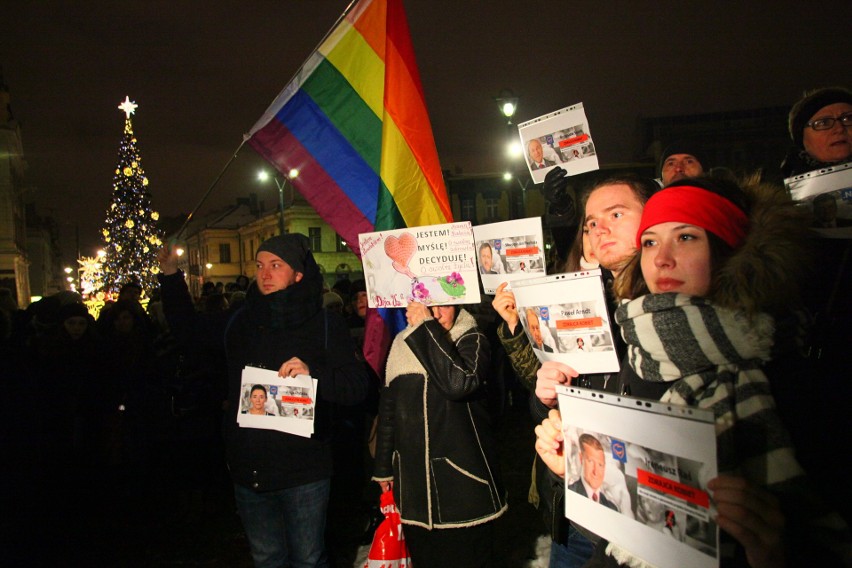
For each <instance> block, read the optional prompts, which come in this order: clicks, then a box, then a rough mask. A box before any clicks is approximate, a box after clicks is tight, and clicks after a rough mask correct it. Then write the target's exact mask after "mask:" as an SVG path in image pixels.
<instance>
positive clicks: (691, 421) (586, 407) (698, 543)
mask: <svg viewBox="0 0 852 568" xmlns="http://www.w3.org/2000/svg"><path fill="white" fill-rule="evenodd" d="M557 393H558V395H559V410H560V412H561V414H562V430H563V435H564V437H565V446H564V456H565V516H566V517H568V518H569V519H571V520H572V521H575V522H576V523H577V524H579V525H581V526H584V527H586V528H587V529H589V530H590V531H592V532H594V533H595V534H598V535H600V536H601V537H603V538H605V539H607V540H609V541H610V542H611V543H613V544H615V545H616V546H618V547H619V548H621V549H623V550H625V551H628V552H629V553H630V554H632V555H633V556H636V557H638V558H641V559H642V560H644V561H645V562H647V563H650V564H651V565H654V566H659V567H661V568H664V567H672V568H675V567H681V566H694V567H699V568H711V567H713V568H716V567H718V565H719V540H718V539H719V530H718V526H717V525H716V523H715V522H714V521H713V518H714V516H715V509H714V507H713V505H712V503H711V499H710V493H709V491H708V489H707V482H708V481H709V480H711V479H713V478H714V477H716V475H717V463H716V433H715V426H714V419H713V413H712V412H711V411H708V410H701V409H697V408H690V407H684V406H673V405H668V404H663V403H660V402H657V401H648V400H643V399H637V398H633V397H625V396H616V395H610V394H603V395H602V394H601V393H600V392H599V391H592V390H586V389H580V388H575V387H564V386H559V387H557Z"/></svg>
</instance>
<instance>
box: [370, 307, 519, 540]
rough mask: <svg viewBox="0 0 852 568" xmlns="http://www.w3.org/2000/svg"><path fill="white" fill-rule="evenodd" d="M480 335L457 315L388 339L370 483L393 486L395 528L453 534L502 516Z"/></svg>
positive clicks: (486, 361) (464, 317) (470, 319)
mask: <svg viewBox="0 0 852 568" xmlns="http://www.w3.org/2000/svg"><path fill="white" fill-rule="evenodd" d="M489 368H490V358H489V348H488V343H487V341H486V339H485V336H484V335H483V334H482V333H481V332H480V331H479V330H478V329H477V327H476V322H475V321H474V319H473V316H471V315H470V314H468V313H467V312H466V311H464V310H462V311H461V312H460V313H459V315H458V318H457V319H456V322H455V324H454V326H453V327H452V329H451V330H450V331H449V332H447V331H446V330H445V329H444V328H443V327H442V326H441V325H440V324H439V323H438V322H437V321H436V320H434V319H431V318H430V319H427V320H425V321H424V322H422V323H421V324H419V325H418V326H416V327H413V328H406V329H405V330H404V331H402V332H400V333H399V334H398V335H397V336H396V338H395V339H394V343H393V346H392V347H391V352H390V355H389V357H388V363H387V387H385V388H384V389H383V391H382V396H381V402H380V403H379V426H378V432H377V440H376V469H375V475H374V477H373V479H375V480H376V481H391V480H393V481H394V488H393V490H394V497H395V498H396V503H397V505H398V506H399V509H400V512H401V518H402V522H403V523H406V524H413V525H418V526H421V527H425V528H427V529H430V530H431V529H444V528H460V527H467V526H473V525H477V524H480V523H484V522H487V521H490V520H492V519H495V518H497V517H499V516H500V515H502V514H503V513H504V512H505V511H506V509H507V502H506V493H505V490H504V489H503V485H502V482H501V480H500V475H499V471H498V467H499V465H498V462H497V456H496V447H495V440H494V437H493V433H492V424H491V418H490V416H489V411H488V398H487V392H486V381H487V373H488V369H489Z"/></svg>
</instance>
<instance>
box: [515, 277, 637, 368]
mask: <svg viewBox="0 0 852 568" xmlns="http://www.w3.org/2000/svg"><path fill="white" fill-rule="evenodd" d="M511 287H512V291H513V292H514V294H515V305H516V306H517V309H518V315H519V316H520V320H521V325H522V326H523V328H524V331H525V332H526V334H527V337H528V338H529V340H530V343H531V344H532V347H533V351H534V352H535V354H536V356H538V358H539V360H540V361H542V362H544V361H561V362H563V363H565V364H566V365H568V366H569V367H572V368H573V369H575V370H576V371H578V372H579V373H615V372H618V370H619V368H620V367H619V360H618V354H617V353H616V351H615V341H614V338H613V330H612V323H611V322H610V319H609V314H608V313H607V308H606V297H605V296H604V288H603V282H602V280H601V271H600V270H599V269H595V270H586V271H582V272H570V273H566V274H554V275H552V276H544V277H541V278H535V279H532V280H519V281H517V282H513V283H512V286H511Z"/></svg>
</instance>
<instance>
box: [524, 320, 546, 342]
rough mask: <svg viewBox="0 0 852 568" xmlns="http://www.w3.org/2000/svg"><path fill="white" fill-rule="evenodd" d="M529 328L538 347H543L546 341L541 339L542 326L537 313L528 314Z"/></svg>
mask: <svg viewBox="0 0 852 568" xmlns="http://www.w3.org/2000/svg"><path fill="white" fill-rule="evenodd" d="M527 327H528V328H529V330H530V335H532V338H533V341H535V345H536V347H541V345H542V343H544V339H543V338H542V337H541V324H539V323H538V316H537V315H535V312H527Z"/></svg>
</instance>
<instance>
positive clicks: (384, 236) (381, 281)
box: [358, 221, 479, 308]
mask: <svg viewBox="0 0 852 568" xmlns="http://www.w3.org/2000/svg"><path fill="white" fill-rule="evenodd" d="M358 243H359V245H360V247H361V262H362V263H363V265H364V278H365V280H366V281H367V304H368V305H369V306H370V307H371V308H404V307H405V306H406V305H408V302H410V301H412V300H416V301H418V302H422V303H424V304H426V305H451V304H476V303H479V285H478V282H477V279H476V253H475V252H474V248H473V231H472V230H471V226H470V222H468V221H465V222H461V223H447V224H444V225H430V226H427V227H409V228H407V229H397V230H393V231H379V232H376V233H362V234H360V235H358Z"/></svg>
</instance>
